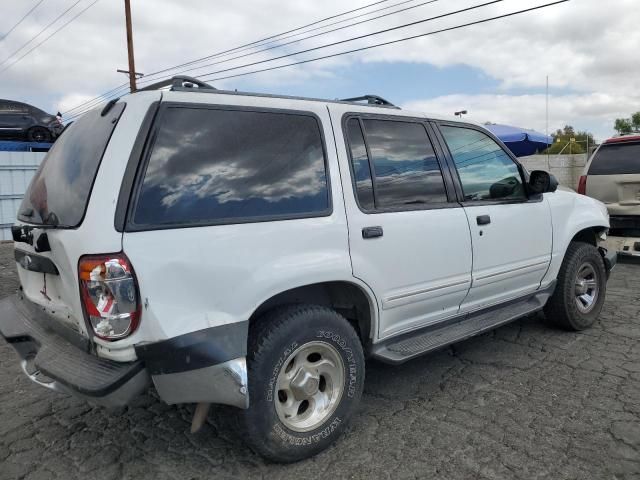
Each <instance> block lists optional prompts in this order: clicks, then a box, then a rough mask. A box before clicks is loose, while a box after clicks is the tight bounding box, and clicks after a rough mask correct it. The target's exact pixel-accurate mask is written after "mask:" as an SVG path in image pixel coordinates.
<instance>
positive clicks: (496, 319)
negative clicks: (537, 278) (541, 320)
mask: <svg viewBox="0 0 640 480" xmlns="http://www.w3.org/2000/svg"><path fill="white" fill-rule="evenodd" d="M554 288H555V282H554V283H552V284H551V285H549V287H547V288H545V289H544V290H538V291H537V292H535V293H534V294H529V295H527V296H526V297H522V298H518V299H516V300H512V301H510V302H508V303H504V304H501V305H498V306H495V307H490V308H487V309H484V310H478V311H476V312H472V313H467V314H464V315H461V316H459V317H455V318H452V319H449V320H447V321H445V322H443V323H437V324H435V325H430V326H428V327H426V328H423V329H420V330H418V331H415V332H410V333H407V334H404V335H400V336H397V337H393V338H390V339H389V340H387V341H384V342H382V343H379V344H376V345H374V346H373V349H372V352H371V353H372V356H373V357H374V358H377V359H378V360H381V361H383V362H386V363H392V364H398V363H403V362H406V361H407V360H411V359H412V358H415V357H417V356H419V355H423V354H425V353H429V352H433V351H434V350H438V349H440V348H443V347H446V346H448V345H451V344H452V343H455V342H459V341H461V340H465V339H467V338H470V337H473V336H475V335H479V334H481V333H483V332H486V331H489V330H493V329H494V328H496V327H499V326H501V325H505V324H507V323H509V322H511V321H513V320H516V319H518V318H521V317H523V316H525V315H529V314H531V313H534V312H536V311H538V310H541V309H542V307H544V305H545V303H546V302H547V299H548V298H549V297H550V296H551V295H552V294H553V290H554Z"/></svg>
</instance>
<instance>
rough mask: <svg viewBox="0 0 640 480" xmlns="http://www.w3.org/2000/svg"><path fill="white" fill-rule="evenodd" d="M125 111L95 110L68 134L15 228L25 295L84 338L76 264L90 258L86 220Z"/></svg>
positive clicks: (53, 150)
mask: <svg viewBox="0 0 640 480" xmlns="http://www.w3.org/2000/svg"><path fill="white" fill-rule="evenodd" d="M124 108H125V104H124V103H119V104H116V105H115V106H113V108H111V109H110V110H109V111H108V113H107V112H105V114H104V115H103V114H102V113H103V112H101V111H100V110H94V111H91V112H89V113H87V114H86V115H84V116H83V117H82V118H80V119H79V120H77V121H76V122H75V123H73V124H72V125H70V126H69V127H68V128H67V129H66V130H65V132H64V134H63V135H61V136H60V137H59V138H58V140H57V141H56V142H55V144H54V145H53V147H52V148H51V150H50V151H49V153H48V154H47V156H46V157H45V158H44V160H43V162H42V164H41V166H40V168H39V169H38V171H37V172H36V174H35V176H34V177H33V179H32V180H31V183H30V185H29V188H28V189H27V192H26V193H25V196H24V199H23V201H22V205H21V206H20V208H19V210H18V224H17V225H16V226H14V232H13V233H14V240H15V241H16V243H15V250H16V262H17V269H18V275H19V277H20V283H21V285H22V289H23V292H24V294H25V296H26V297H27V298H28V299H29V300H31V301H32V302H34V303H36V304H38V305H41V306H42V307H44V308H45V310H46V311H47V312H48V313H50V314H52V315H53V316H54V317H55V318H57V319H58V320H59V322H60V324H61V325H66V326H68V327H70V328H72V329H73V330H75V331H78V332H80V333H82V334H83V335H87V328H86V325H85V321H84V314H83V312H82V306H81V300H80V294H79V288H78V259H79V257H80V256H81V255H82V253H86V252H83V248H86V242H87V239H88V238H91V232H90V231H89V230H91V228H92V224H93V223H94V222H84V217H85V213H86V211H87V206H88V204H89V198H90V197H91V191H92V189H93V185H94V182H95V179H96V175H97V173H98V169H99V167H100V163H101V161H102V157H103V155H104V152H105V149H106V148H107V145H108V143H109V139H110V138H111V135H112V134H113V131H114V129H115V127H116V124H117V123H118V120H119V119H120V116H121V115H122V112H123V110H124ZM83 222H84V224H83ZM87 224H88V225H87ZM111 225H113V218H111ZM99 235H100V232H94V236H96V237H98V236H99ZM112 248H114V249H116V250H117V249H119V246H118V244H114V245H113V247H112Z"/></svg>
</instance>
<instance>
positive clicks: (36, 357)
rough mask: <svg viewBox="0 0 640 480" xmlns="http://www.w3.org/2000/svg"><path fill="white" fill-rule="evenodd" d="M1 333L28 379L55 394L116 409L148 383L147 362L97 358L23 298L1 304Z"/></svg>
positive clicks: (79, 339)
mask: <svg viewBox="0 0 640 480" xmlns="http://www.w3.org/2000/svg"><path fill="white" fill-rule="evenodd" d="M0 335H2V337H4V339H5V340H6V341H7V342H8V343H9V344H10V345H11V346H12V347H13V348H14V349H15V350H16V352H17V353H18V355H19V356H20V366H21V367H22V370H23V371H24V373H25V375H27V377H28V378H29V379H30V380H32V381H34V382H35V383H37V384H38V385H40V386H43V387H46V388H48V389H50V390H54V391H57V392H67V393H72V394H74V395H77V396H80V397H84V398H86V399H89V400H91V401H93V402H95V403H98V404H101V405H105V406H110V407H113V406H121V405H126V404H127V403H129V402H130V401H131V400H132V399H133V398H135V397H136V396H138V395H139V394H140V393H142V392H143V391H144V390H146V388H147V387H148V385H149V375H148V373H147V371H146V370H145V369H144V366H143V364H142V362H140V361H137V362H127V363H123V362H114V361H112V360H107V359H104V358H99V357H97V356H95V355H93V354H92V353H90V344H89V342H88V340H87V339H86V338H84V337H82V336H81V335H80V334H79V333H77V332H74V331H73V330H71V329H70V328H68V327H62V326H60V324H59V322H57V321H56V319H54V318H53V317H52V316H51V315H49V314H48V313H47V312H45V311H44V310H43V309H42V307H40V306H38V305H36V304H34V303H32V302H30V301H29V300H27V299H25V298H24V297H23V296H22V295H14V296H12V297H8V298H5V299H3V300H1V301H0Z"/></svg>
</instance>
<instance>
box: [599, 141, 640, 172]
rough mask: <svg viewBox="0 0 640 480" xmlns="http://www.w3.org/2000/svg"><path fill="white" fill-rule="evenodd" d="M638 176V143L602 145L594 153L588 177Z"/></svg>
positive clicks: (639, 149) (639, 157)
mask: <svg viewBox="0 0 640 480" xmlns="http://www.w3.org/2000/svg"><path fill="white" fill-rule="evenodd" d="M634 173H636V174H640V142H639V143H612V144H604V145H602V146H601V147H600V149H599V150H598V151H597V152H596V154H595V155H594V157H593V160H592V161H591V166H590V167H589V175H623V174H634Z"/></svg>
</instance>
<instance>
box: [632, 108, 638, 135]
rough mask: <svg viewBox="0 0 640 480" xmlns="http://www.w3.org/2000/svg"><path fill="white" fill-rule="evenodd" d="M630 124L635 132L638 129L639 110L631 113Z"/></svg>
mask: <svg viewBox="0 0 640 480" xmlns="http://www.w3.org/2000/svg"><path fill="white" fill-rule="evenodd" d="M631 126H632V127H633V129H634V130H635V131H636V132H637V131H640V112H636V113H634V114H633V115H631Z"/></svg>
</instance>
